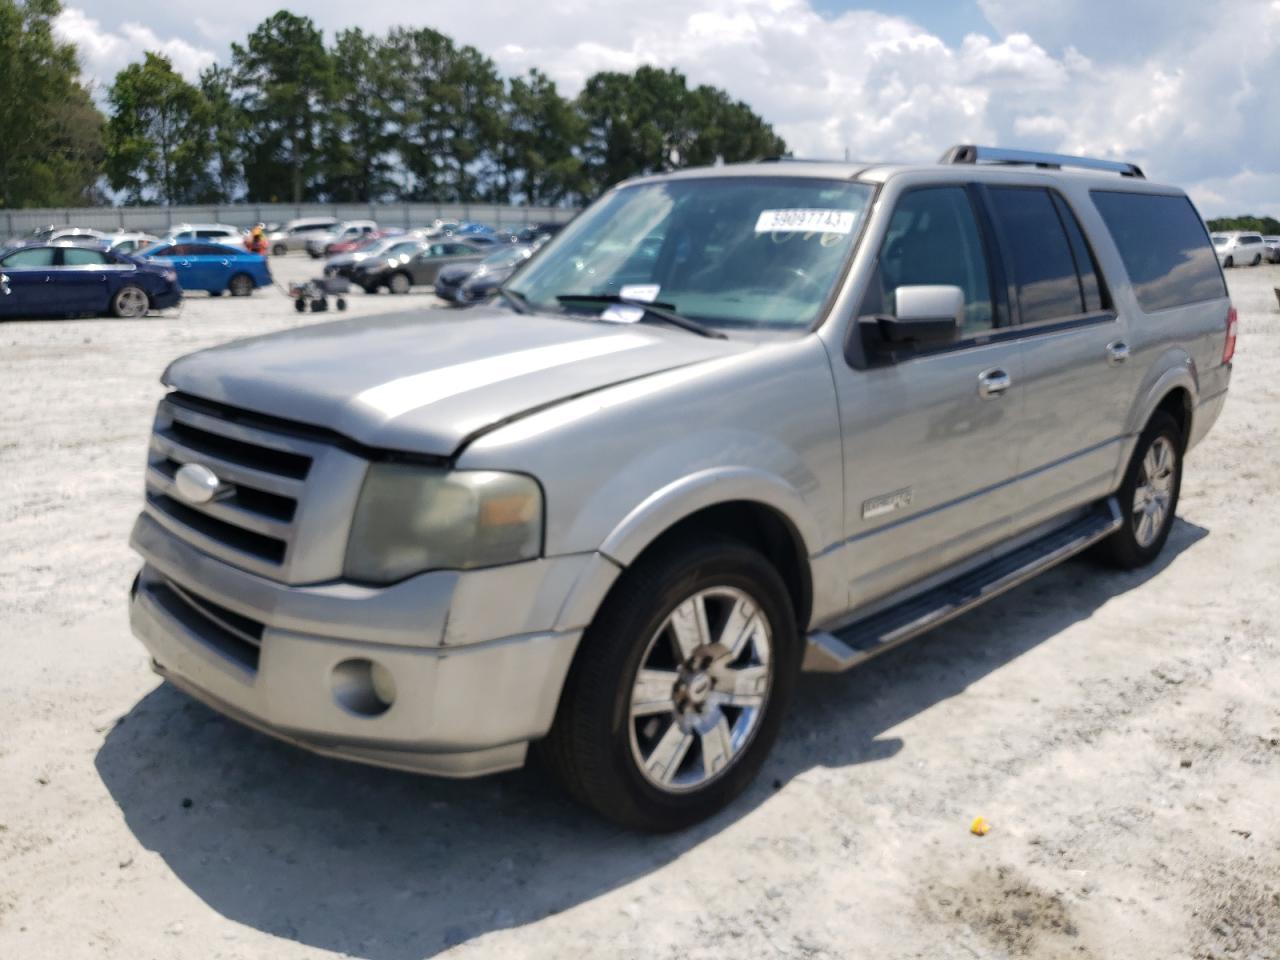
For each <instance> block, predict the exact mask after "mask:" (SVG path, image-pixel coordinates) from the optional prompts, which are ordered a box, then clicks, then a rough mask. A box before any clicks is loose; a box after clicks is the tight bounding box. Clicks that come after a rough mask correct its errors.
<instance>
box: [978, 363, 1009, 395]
mask: <svg viewBox="0 0 1280 960" xmlns="http://www.w3.org/2000/svg"><path fill="white" fill-rule="evenodd" d="M1011 386H1013V377H1011V376H1009V374H1007V373H1005V372H1004V371H1003V370H1000V369H998V368H997V369H995V370H984V371H983V372H982V373H980V374H978V396H980V397H982V398H983V399H984V400H990V399H992V398H994V397H1002V396H1004V394H1005V392H1006V391H1007V390H1008V389H1009V388H1010V387H1011Z"/></svg>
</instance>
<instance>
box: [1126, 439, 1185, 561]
mask: <svg viewBox="0 0 1280 960" xmlns="http://www.w3.org/2000/svg"><path fill="white" fill-rule="evenodd" d="M1177 457H1178V454H1177V452H1176V451H1175V450H1174V448H1173V443H1172V442H1171V441H1170V440H1169V438H1168V437H1156V439H1155V441H1154V442H1153V443H1152V444H1151V447H1150V448H1149V449H1148V450H1147V455H1146V456H1145V457H1143V458H1142V466H1141V467H1140V468H1139V470H1138V485H1137V488H1136V489H1135V490H1134V492H1133V538H1134V539H1135V540H1137V541H1138V546H1140V547H1149V546H1151V544H1153V543H1154V542H1155V540H1156V537H1158V536H1159V535H1160V531H1161V530H1163V529H1164V525H1165V521H1166V520H1167V519H1168V517H1169V504H1170V503H1171V502H1172V500H1173V478H1174V468H1175V466H1176V464H1177Z"/></svg>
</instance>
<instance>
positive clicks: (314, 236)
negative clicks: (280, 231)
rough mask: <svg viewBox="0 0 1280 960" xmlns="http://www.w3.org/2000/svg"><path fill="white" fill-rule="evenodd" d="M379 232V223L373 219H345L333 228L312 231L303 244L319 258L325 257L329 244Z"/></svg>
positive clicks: (315, 258)
mask: <svg viewBox="0 0 1280 960" xmlns="http://www.w3.org/2000/svg"><path fill="white" fill-rule="evenodd" d="M377 232H378V224H377V222H376V221H373V220H344V221H343V222H342V223H339V224H337V225H335V226H334V227H333V229H332V230H322V231H319V232H316V233H311V234H309V235H308V236H307V238H306V240H305V241H303V246H304V247H305V248H306V251H307V253H309V254H311V257H312V259H313V260H319V259H320V258H321V257H323V256H324V255H325V254H326V252H327V248H328V246H329V244H331V243H344V242H346V241H349V240H358V239H359V238H360V237H367V236H370V235H373V234H376V233H377Z"/></svg>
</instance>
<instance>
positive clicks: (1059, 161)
mask: <svg viewBox="0 0 1280 960" xmlns="http://www.w3.org/2000/svg"><path fill="white" fill-rule="evenodd" d="M938 162H939V163H998V164H1014V165H1025V166H1034V167H1041V168H1044V169H1049V170H1060V169H1062V168H1063V167H1079V168H1081V169H1084V170H1105V171H1107V172H1108V173H1118V174H1120V176H1122V177H1138V178H1140V179H1143V180H1145V179H1146V175H1145V174H1144V173H1143V172H1142V169H1141V168H1140V167H1139V166H1138V165H1137V164H1136V163H1125V162H1123V161H1120V160H1098V159H1095V158H1094V157H1073V156H1070V155H1069V154H1065V153H1040V152H1038V151H1035V150H1008V149H1005V148H1004V147H979V146H975V145H974V144H971V143H959V144H956V145H955V146H954V147H952V148H951V149H950V150H948V151H947V152H946V153H944V154H943V155H942V159H940V160H939V161H938Z"/></svg>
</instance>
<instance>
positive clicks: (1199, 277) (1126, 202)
mask: <svg viewBox="0 0 1280 960" xmlns="http://www.w3.org/2000/svg"><path fill="white" fill-rule="evenodd" d="M1092 196H1093V202H1094V205H1095V206H1096V207H1097V208H1098V212H1099V213H1100V214H1102V219H1103V221H1104V222H1105V223H1106V225H1107V229H1108V230H1110V231H1111V237H1112V239H1114V240H1115V242H1116V247H1117V248H1118V249H1119V251H1120V259H1121V260H1123V261H1124V268H1125V270H1126V271H1127V272H1128V274H1129V282H1130V283H1132V284H1133V292H1134V295H1135V296H1136V297H1137V298H1138V303H1139V304H1140V305H1141V306H1142V309H1143V310H1145V311H1147V312H1148V313H1150V312H1151V311H1153V310H1164V309H1166V308H1168V307H1178V306H1182V305H1183V304H1187V303H1202V302H1203V301H1205V300H1216V299H1218V298H1220V297H1225V296H1226V295H1227V286H1226V284H1225V283H1224V282H1223V279H1222V271H1221V270H1220V269H1219V268H1218V258H1217V255H1216V254H1215V253H1214V252H1213V247H1212V246H1211V245H1210V244H1209V235H1208V233H1207V232H1206V230H1205V228H1204V223H1203V222H1202V221H1201V220H1200V215H1199V214H1198V213H1196V209H1195V207H1193V206H1192V205H1191V201H1190V200H1188V199H1187V198H1186V197H1181V196H1179V197H1168V196H1161V195H1159V194H1153V193H1122V192H1119V191H1112V190H1094V191H1092Z"/></svg>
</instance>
